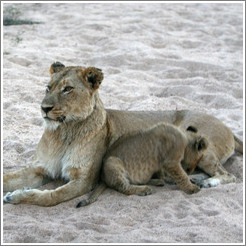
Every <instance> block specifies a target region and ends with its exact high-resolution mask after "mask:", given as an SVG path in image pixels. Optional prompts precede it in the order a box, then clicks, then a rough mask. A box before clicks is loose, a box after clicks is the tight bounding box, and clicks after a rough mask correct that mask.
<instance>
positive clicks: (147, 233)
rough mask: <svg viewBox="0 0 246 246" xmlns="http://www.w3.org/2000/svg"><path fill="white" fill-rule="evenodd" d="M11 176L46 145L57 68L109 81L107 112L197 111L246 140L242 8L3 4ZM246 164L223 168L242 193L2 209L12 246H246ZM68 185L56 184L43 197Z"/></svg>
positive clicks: (170, 191) (231, 188) (239, 160)
mask: <svg viewBox="0 0 246 246" xmlns="http://www.w3.org/2000/svg"><path fill="white" fill-rule="evenodd" d="M11 6H12V7H14V8H16V9H18V10H19V11H20V13H19V15H18V18H19V19H24V20H32V21H39V22H42V23H41V24H34V25H12V26H4V27H3V49H2V51H3V79H2V89H3V98H2V102H3V105H2V106H3V112H2V117H3V128H2V129H3V133H2V138H3V158H2V159H3V164H2V167H3V173H7V172H10V171H14V170H17V169H20V168H23V167H26V166H28V165H29V164H30V163H31V162H32V157H33V154H34V152H35V148H36V146H37V144H38V141H39V139H40V137H41V135H42V131H43V120H42V118H41V113H40V102H41V100H42V98H43V96H44V92H45V85H46V84H47V82H48V81H49V73H48V70H49V66H50V65H51V63H53V62H55V61H60V62H62V63H64V64H65V65H83V66H95V67H98V68H101V69H102V70H103V72H104V81H103V83H102V85H101V87H100V96H101V98H102V101H103V103H104V105H105V107H106V108H113V109H123V110H153V111H154V110H170V109H173V110H175V109H191V110H198V111H201V112H206V113H208V114H211V115H214V116H216V117H218V118H219V119H220V120H222V121H223V122H224V123H225V124H226V125H227V126H228V127H230V128H231V129H232V131H233V132H234V133H235V135H236V136H238V137H239V138H240V139H243V137H244V136H243V132H244V131H243V129H244V124H243V120H244V117H243V103H244V93H243V65H244V64H243V9H244V6H243V3H216V4H215V3H139V2H137V3H130V2H126V3H48V2H46V3H37V4H34V3H19V4H17V3H15V4H14V3H12V4H11V3H5V4H4V5H3V7H4V9H6V8H9V7H11ZM243 163H244V160H243V157H242V156H241V155H239V154H236V155H234V156H233V157H232V158H231V159H230V160H229V161H228V163H226V164H225V168H226V169H227V170H228V171H229V172H231V173H233V174H234V175H235V176H236V177H237V181H236V183H231V184H226V185H219V186H217V187H214V188H208V189H202V190H201V191H200V192H199V193H197V194H194V195H186V194H185V193H184V192H182V191H181V190H180V189H179V188H178V187H177V186H175V185H166V186H164V187H153V190H154V193H153V194H152V195H150V196H146V197H139V196H135V195H132V196H125V195H123V194H120V193H118V192H116V191H114V190H111V189H107V190H106V191H105V192H104V193H103V194H102V195H101V196H100V197H99V199H98V201H97V202H95V203H94V204H92V205H90V206H87V207H84V208H80V209H76V208H75V205H76V204H77V202H78V201H80V200H81V197H78V198H75V199H73V200H70V201H68V202H64V203H62V204H59V205H57V206H54V207H47V208H44V207H39V206H34V205H26V204H20V205H11V204H4V205H3V235H2V241H3V243H69V244H71V243H243V240H244V233H243V222H244V216H243V215H244V213H243V211H244V199H243V194H244V165H243ZM57 185H59V184H58V183H56V182H54V183H52V184H50V185H48V186H47V187H45V188H53V187H56V186H57Z"/></svg>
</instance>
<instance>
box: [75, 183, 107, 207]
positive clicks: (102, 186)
mask: <svg viewBox="0 0 246 246" xmlns="http://www.w3.org/2000/svg"><path fill="white" fill-rule="evenodd" d="M106 188H107V186H106V184H105V183H104V182H100V183H99V184H98V185H97V187H96V188H95V189H94V190H93V191H92V193H91V194H90V196H89V197H88V198H87V199H84V200H82V201H80V202H79V203H78V204H77V206H76V208H80V207H84V206H86V205H89V204H91V203H93V202H95V201H96V200H97V198H98V197H99V196H100V195H101V194H102V193H103V191H104V190H105V189H106Z"/></svg>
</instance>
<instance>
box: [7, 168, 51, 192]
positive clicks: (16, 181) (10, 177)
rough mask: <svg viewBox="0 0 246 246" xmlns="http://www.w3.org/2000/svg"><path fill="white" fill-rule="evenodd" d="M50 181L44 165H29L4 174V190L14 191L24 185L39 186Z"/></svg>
mask: <svg viewBox="0 0 246 246" xmlns="http://www.w3.org/2000/svg"><path fill="white" fill-rule="evenodd" d="M47 182H48V179H47V177H46V172H45V170H44V169H43V168H42V167H34V166H31V167H27V168H24V169H21V170H18V171H15V172H11V173H7V174H4V175H3V191H4V192H5V191H14V190H17V189H21V188H23V187H30V188H37V187H40V186H41V185H44V184H46V183H47Z"/></svg>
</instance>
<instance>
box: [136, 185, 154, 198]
mask: <svg viewBox="0 0 246 246" xmlns="http://www.w3.org/2000/svg"><path fill="white" fill-rule="evenodd" d="M150 194H152V189H151V188H150V187H149V186H146V187H145V188H144V189H142V190H141V191H140V192H138V193H137V195H139V196H147V195H150Z"/></svg>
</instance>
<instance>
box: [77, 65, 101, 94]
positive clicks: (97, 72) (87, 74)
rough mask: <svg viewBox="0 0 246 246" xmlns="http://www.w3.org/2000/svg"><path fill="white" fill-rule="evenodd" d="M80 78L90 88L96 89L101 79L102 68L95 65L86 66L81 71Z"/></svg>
mask: <svg viewBox="0 0 246 246" xmlns="http://www.w3.org/2000/svg"><path fill="white" fill-rule="evenodd" d="M81 76H82V80H83V81H84V82H85V83H86V85H87V86H88V87H89V88H91V89H94V90H96V89H98V88H99V86H100V84H101V83H102V80H103V73H102V70H101V69H99V68H95V67H88V68H86V69H84V70H83V71H82V73H81Z"/></svg>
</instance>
